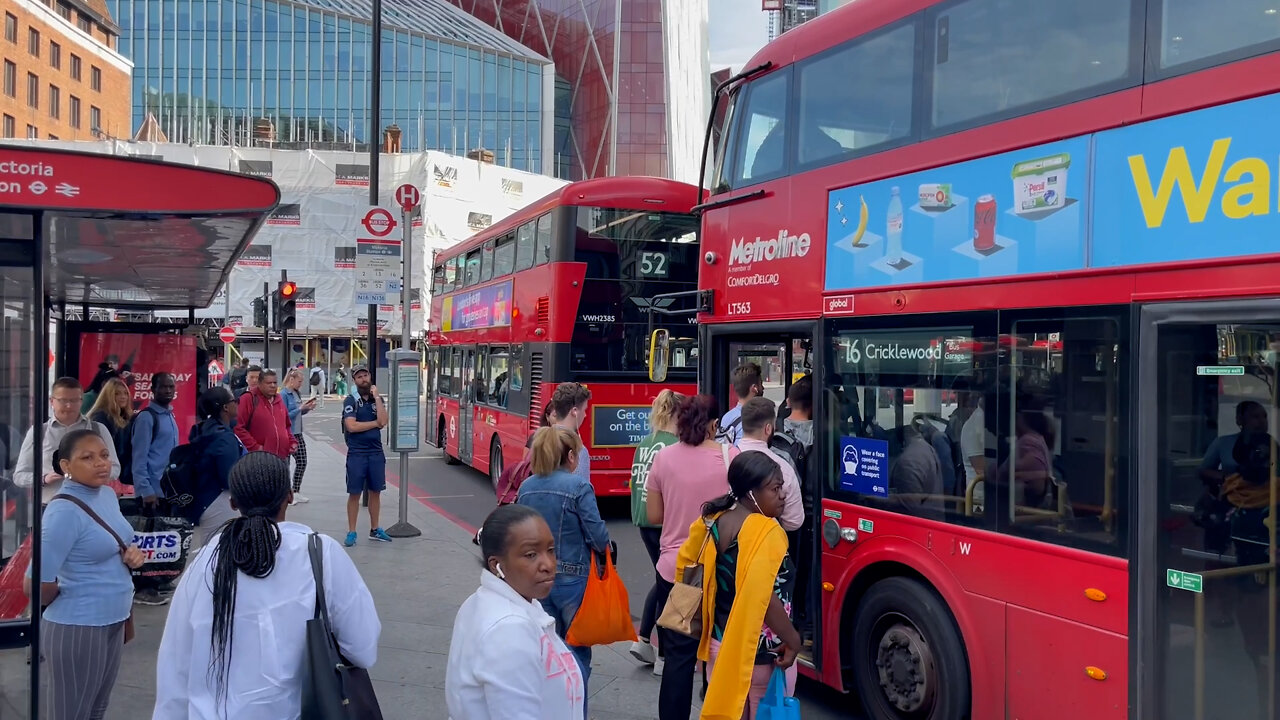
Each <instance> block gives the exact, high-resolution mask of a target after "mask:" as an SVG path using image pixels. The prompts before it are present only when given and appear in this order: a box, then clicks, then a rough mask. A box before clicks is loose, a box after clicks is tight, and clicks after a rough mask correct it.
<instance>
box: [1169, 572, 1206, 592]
mask: <svg viewBox="0 0 1280 720" xmlns="http://www.w3.org/2000/svg"><path fill="white" fill-rule="evenodd" d="M1164 584H1165V585H1168V586H1169V587H1171V588H1174V589H1175V590H1186V591H1187V592H1193V593H1201V592H1204V578H1203V577H1201V576H1199V575H1197V574H1195V573H1189V572H1182V571H1181V570H1165V571H1164Z"/></svg>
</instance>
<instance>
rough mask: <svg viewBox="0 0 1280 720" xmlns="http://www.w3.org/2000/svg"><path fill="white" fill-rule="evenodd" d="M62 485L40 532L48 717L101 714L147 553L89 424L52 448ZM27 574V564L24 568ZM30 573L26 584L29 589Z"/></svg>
mask: <svg viewBox="0 0 1280 720" xmlns="http://www.w3.org/2000/svg"><path fill="white" fill-rule="evenodd" d="M54 465H55V466H56V467H57V468H58V470H59V471H61V472H62V473H63V475H64V479H65V482H63V484H62V491H61V492H60V493H59V494H58V495H57V496H56V497H54V498H53V499H52V500H51V501H50V502H49V507H48V508H47V509H46V510H45V511H44V515H43V523H44V524H43V527H42V529H41V533H40V543H41V549H40V604H41V605H47V606H48V607H47V609H46V610H45V611H44V615H43V618H42V622H43V625H42V627H41V649H42V654H43V656H44V664H45V666H46V667H47V668H48V671H49V676H48V677H49V682H48V700H47V705H46V707H47V708H48V713H49V714H48V715H46V716H45V717H46V718H49V720H84V718H89V720H101V718H103V717H105V716H106V713H107V703H108V702H109V701H110V700H111V690H112V687H113V686H114V685H115V682H116V674H117V673H118V672H119V670H120V652H121V650H122V649H123V647H124V644H125V643H126V642H129V640H131V639H132V635H133V626H132V623H131V622H129V621H130V619H131V615H132V610H133V579H132V578H131V577H130V576H129V569H130V568H138V567H141V566H142V563H143V561H144V560H145V559H146V558H145V557H144V556H143V554H142V551H141V550H139V549H138V548H137V546H135V545H129V544H128V543H127V542H126V541H125V540H124V538H129V539H130V540H131V539H132V538H133V528H132V527H130V526H129V522H128V521H127V520H125V519H124V515H122V514H120V503H119V502H118V501H117V499H116V494H115V491H114V490H112V489H111V488H110V487H109V486H108V483H109V482H110V481H111V452H110V451H109V450H108V449H107V444H106V443H104V442H103V441H102V438H101V437H99V436H98V433H97V432H96V431H93V430H72V431H71V432H69V433H67V434H66V435H65V436H63V438H62V442H61V443H59V445H58V450H57V452H55V453H54ZM28 572H30V569H28ZM31 585H32V583H31V578H30V577H28V578H27V579H26V583H25V590H26V591H27V593H28V595H29V594H30V593H31V590H32V587H31Z"/></svg>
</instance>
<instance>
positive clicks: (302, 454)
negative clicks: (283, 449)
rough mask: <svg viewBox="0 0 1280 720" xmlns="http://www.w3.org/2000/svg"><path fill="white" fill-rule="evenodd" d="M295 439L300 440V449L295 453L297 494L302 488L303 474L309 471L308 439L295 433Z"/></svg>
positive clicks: (294, 478) (294, 484)
mask: <svg viewBox="0 0 1280 720" xmlns="http://www.w3.org/2000/svg"><path fill="white" fill-rule="evenodd" d="M293 439H294V440H297V441H298V449H297V450H296V451H294V453H293V492H294V493H295V494H297V493H298V491H300V490H302V476H303V475H304V474H306V472H307V439H306V438H304V437H303V436H301V435H294V436H293Z"/></svg>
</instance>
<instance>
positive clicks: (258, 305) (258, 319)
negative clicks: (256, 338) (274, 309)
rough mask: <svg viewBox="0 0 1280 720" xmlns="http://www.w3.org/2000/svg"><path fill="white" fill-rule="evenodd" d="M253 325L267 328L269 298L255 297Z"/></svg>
mask: <svg viewBox="0 0 1280 720" xmlns="http://www.w3.org/2000/svg"><path fill="white" fill-rule="evenodd" d="M253 326H254V327H260V328H265V327H266V326H267V299H266V298H254V299H253Z"/></svg>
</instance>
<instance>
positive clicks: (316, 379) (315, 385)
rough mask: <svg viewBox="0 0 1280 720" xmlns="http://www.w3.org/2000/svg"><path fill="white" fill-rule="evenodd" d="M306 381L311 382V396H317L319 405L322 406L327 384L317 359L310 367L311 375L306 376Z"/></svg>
mask: <svg viewBox="0 0 1280 720" xmlns="http://www.w3.org/2000/svg"><path fill="white" fill-rule="evenodd" d="M307 381H308V382H309V383H310V384H311V397H313V398H315V397H318V398H319V400H320V407H322V408H323V407H324V396H325V389H326V388H328V387H329V386H328V385H327V382H328V378H326V377H325V376H324V368H322V367H320V361H319V360H317V361H316V364H315V367H313V368H311V375H310V376H309V377H308V379H307Z"/></svg>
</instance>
